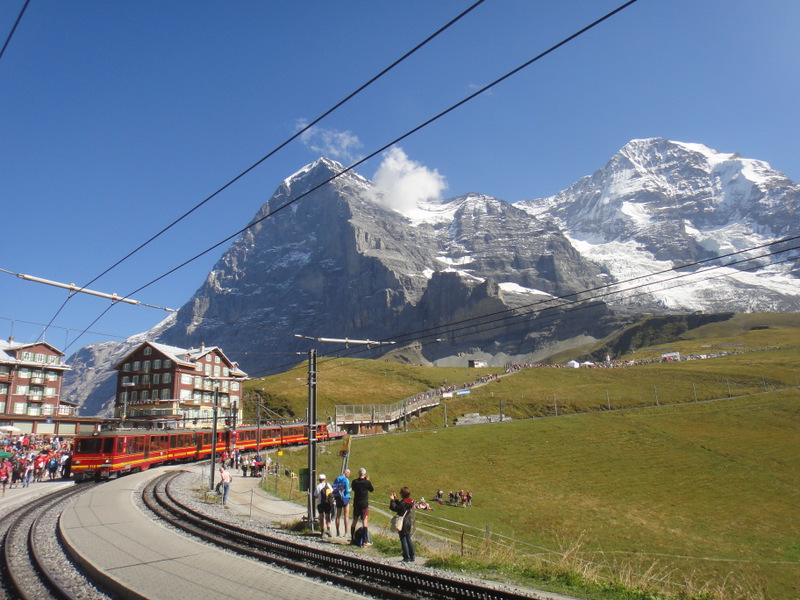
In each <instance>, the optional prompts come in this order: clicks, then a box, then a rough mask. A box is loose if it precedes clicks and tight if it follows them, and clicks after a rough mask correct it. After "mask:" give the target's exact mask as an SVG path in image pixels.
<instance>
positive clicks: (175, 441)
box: [169, 435, 183, 450]
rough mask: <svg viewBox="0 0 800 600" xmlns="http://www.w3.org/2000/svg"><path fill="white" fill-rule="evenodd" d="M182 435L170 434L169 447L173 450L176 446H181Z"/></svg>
mask: <svg viewBox="0 0 800 600" xmlns="http://www.w3.org/2000/svg"><path fill="white" fill-rule="evenodd" d="M181 437H183V436H180V435H171V436H169V447H170V448H172V449H173V450H174V449H175V448H180V446H181Z"/></svg>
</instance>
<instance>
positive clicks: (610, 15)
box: [127, 0, 638, 296]
mask: <svg viewBox="0 0 800 600" xmlns="http://www.w3.org/2000/svg"><path fill="white" fill-rule="evenodd" d="M637 1H638V0H629V1H628V2H626V3H625V4H623V5H622V6H619V7H617V8H616V9H614V10H612V11H611V12H609V13H607V14H606V15H604V16H602V17H600V18H599V19H597V20H596V21H594V22H593V23H591V24H589V25H587V26H586V27H584V28H583V29H581V30H580V31H577V32H576V33H573V34H572V35H570V36H569V37H567V38H565V39H563V40H562V41H560V42H558V43H557V44H555V45H554V46H551V47H550V48H548V49H547V50H545V51H544V52H542V53H540V54H538V55H537V56H535V57H534V58H532V59H530V60H528V61H526V62H525V63H523V64H522V65H520V66H518V67H517V68H515V69H513V70H511V71H509V72H508V73H506V74H505V75H503V76H502V77H499V78H498V79H495V80H494V81H493V82H492V83H489V84H487V85H485V86H484V87H482V88H480V89H479V90H478V91H476V92H474V93H472V94H470V95H469V96H467V97H466V98H464V99H462V100H460V101H459V102H457V103H456V104H453V105H452V106H450V107H449V108H447V109H445V110H443V111H442V112H440V113H438V114H437V115H435V116H433V117H431V118H430V119H428V120H427V121H425V122H424V123H422V124H420V125H417V126H416V127H414V128H413V129H411V130H410V131H407V132H406V133H404V134H403V135H401V136H400V137H398V138H395V139H394V140H392V141H391V142H389V143H388V144H385V145H383V146H382V147H380V148H378V149H377V150H375V151H374V152H371V153H370V154H369V155H367V156H365V157H364V158H362V159H360V160H358V161H356V162H354V163H353V164H351V165H350V166H349V167H346V168H344V169H343V170H341V171H339V172H338V173H336V174H335V175H333V176H331V177H329V178H328V179H326V180H325V181H323V182H321V183H319V184H318V185H316V186H314V187H312V188H311V189H309V190H307V191H305V192H303V193H302V194H299V195H298V196H297V197H295V198H293V199H291V200H289V201H287V202H285V203H284V204H282V205H280V206H279V207H277V208H276V209H275V210H273V211H271V212H270V213H269V214H267V215H264V216H263V217H261V218H260V219H257V220H255V221H252V222H251V223H250V224H249V225H247V226H246V227H243V228H242V229H239V230H238V231H236V232H234V233H232V234H231V235H229V236H228V237H226V238H225V239H223V240H220V241H219V242H217V243H216V244H214V245H213V246H210V247H209V248H206V249H205V250H203V251H202V252H200V253H198V254H196V255H194V256H193V257H191V258H189V259H187V260H185V261H184V262H182V263H181V264H179V265H178V266H176V267H173V268H172V269H170V270H169V271H167V272H166V273H163V274H161V275H159V276H158V277H156V278H155V279H153V280H151V281H149V282H148V283H145V284H144V285H142V286H140V287H138V288H136V290H134V291H133V292H131V293H129V294H127V296H132V295H133V294H136V293H138V292H140V291H141V290H143V289H145V288H147V287H149V286H151V285H153V284H155V283H156V282H158V281H160V280H161V279H164V278H165V277H167V276H169V275H171V274H172V273H174V272H176V271H178V270H179V269H182V268H183V267H185V266H186V265H188V264H190V263H192V262H194V261H195V260H197V259H199V258H200V257H202V256H204V255H206V254H208V253H209V252H211V251H213V250H216V249H217V248H219V247H220V246H222V245H223V244H225V243H227V242H229V241H231V240H232V239H234V238H236V237H237V236H239V235H241V234H243V233H245V232H246V231H248V230H250V229H252V228H253V227H255V226H256V225H258V224H259V223H261V222H263V221H264V220H266V219H268V218H269V217H271V216H273V215H275V214H276V213H278V212H280V211H282V210H284V209H286V208H288V207H289V206H291V205H293V204H294V203H295V202H298V201H299V200H301V199H302V198H305V197H306V196H308V195H309V194H311V193H313V192H315V191H317V190H318V189H320V188H322V187H323V186H325V185H327V184H328V183H330V182H332V181H334V180H335V179H338V178H339V177H341V176H342V175H344V174H346V173H349V172H350V171H352V170H353V169H355V168H356V167H357V166H359V165H361V164H363V163H365V162H366V161H368V160H369V159H371V158H374V157H375V156H377V155H378V154H380V153H381V152H384V151H385V150H387V149H389V148H391V147H392V146H394V145H395V144H397V143H398V142H401V141H403V140H404V139H406V138H407V137H409V136H411V135H413V134H414V133H416V132H418V131H420V130H421V129H423V128H425V127H427V126H428V125H431V124H432V123H434V122H435V121H437V120H439V119H441V118H442V117H444V116H445V115H447V114H449V113H451V112H452V111H454V110H455V109H457V108H459V107H460V106H463V105H464V104H466V103H467V102H469V101H470V100H473V99H474V98H476V97H477V96H479V95H481V94H483V93H485V92H487V91H488V90H490V89H491V88H493V87H494V86H496V85H498V84H500V83H502V82H503V81H505V80H506V79H508V78H509V77H511V76H513V75H515V74H517V73H519V72H520V71H522V70H523V69H525V68H527V67H529V66H530V65H532V64H534V63H535V62H537V61H538V60H540V59H542V58H544V57H545V56H547V55H548V54H550V53H552V52H553V51H555V50H556V49H558V48H560V47H562V46H563V45H564V44H566V43H568V42H570V41H572V40H574V39H575V38H577V37H578V36H580V35H582V34H584V33H586V32H587V31H589V30H590V29H592V28H594V27H596V26H597V25H599V24H600V23H602V22H604V21H606V20H607V19H610V18H611V17H612V16H614V15H616V14H617V13H619V12H620V11H622V10H623V9H625V8H627V7H628V6H630V5H632V4H634V3H635V2H637Z"/></svg>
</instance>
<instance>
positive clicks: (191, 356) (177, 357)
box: [114, 342, 247, 377]
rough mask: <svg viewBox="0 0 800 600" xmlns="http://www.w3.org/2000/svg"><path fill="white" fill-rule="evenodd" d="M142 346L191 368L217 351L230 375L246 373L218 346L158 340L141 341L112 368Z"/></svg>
mask: <svg viewBox="0 0 800 600" xmlns="http://www.w3.org/2000/svg"><path fill="white" fill-rule="evenodd" d="M143 346H150V347H152V348H153V349H154V350H156V351H158V352H160V353H161V354H163V355H164V356H165V357H166V358H168V359H170V360H171V361H172V362H174V363H175V364H176V365H183V366H185V367H192V368H194V365H195V363H196V362H197V361H198V360H200V359H201V358H203V357H204V356H206V355H207V354H211V353H212V352H214V351H217V352H219V354H220V355H221V356H222V358H223V359H224V360H225V362H226V363H227V365H228V367H229V369H230V374H231V376H232V377H247V373H245V372H244V371H242V370H241V369H240V368H239V366H238V365H237V364H236V363H234V362H233V361H231V360H230V359H229V358H228V357H227V356H225V353H224V352H223V351H222V348H220V347H219V346H200V348H180V347H179V346H169V345H167V344H161V343H159V342H142V343H141V344H139V345H138V346H136V348H134V349H133V350H131V351H130V352H128V354H126V355H125V357H124V358H123V359H122V360H121V361H119V362H118V363H117V364H116V365H115V366H114V368H115V369H119V368H120V367H121V366H122V365H123V364H124V363H125V362H127V361H128V357H129V356H130V355H131V354H133V353H134V352H136V351H137V350H139V349H140V348H142V347H143Z"/></svg>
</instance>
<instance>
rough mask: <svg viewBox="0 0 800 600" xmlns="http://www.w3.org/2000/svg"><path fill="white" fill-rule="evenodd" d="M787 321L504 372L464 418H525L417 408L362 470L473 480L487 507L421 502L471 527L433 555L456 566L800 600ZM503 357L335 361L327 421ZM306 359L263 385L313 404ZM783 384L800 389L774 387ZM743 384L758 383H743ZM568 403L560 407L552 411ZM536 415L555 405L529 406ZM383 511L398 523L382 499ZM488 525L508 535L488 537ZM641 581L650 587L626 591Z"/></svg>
mask: <svg viewBox="0 0 800 600" xmlns="http://www.w3.org/2000/svg"><path fill="white" fill-rule="evenodd" d="M774 317H775V318H774V319H772V320H766V321H765V318H764V317H763V316H761V317H759V318H758V319H756V316H753V315H747V316H741V317H737V318H735V319H732V320H730V321H729V322H726V323H716V324H713V325H709V326H706V327H704V328H700V329H698V330H693V331H690V332H686V333H684V334H683V335H682V336H681V339H678V340H675V341H674V342H672V343H670V346H671V349H670V351H680V352H681V353H682V354H710V353H714V352H723V351H732V350H738V351H740V352H741V353H740V354H734V355H729V356H724V357H720V358H712V359H707V360H698V361H690V362H681V363H671V364H646V365H641V366H636V367H629V368H620V369H577V370H574V369H555V368H534V369H527V370H524V371H522V372H520V373H517V374H514V375H511V376H508V377H504V378H503V379H502V380H501V382H499V383H490V384H488V385H486V386H483V387H481V388H476V389H473V390H472V393H471V394H470V395H468V396H458V397H456V398H452V399H448V400H447V401H446V405H447V416H448V419H447V420H448V422H450V423H452V419H453V418H454V417H458V416H460V415H461V414H464V413H471V412H479V413H481V414H496V413H497V412H499V411H500V406H501V403H502V410H503V413H504V414H506V415H511V416H513V417H514V418H515V419H516V420H515V421H513V422H510V423H502V424H490V425H477V426H471V427H457V428H455V427H448V428H443V425H444V409H443V408H442V407H439V408H436V409H433V410H432V411H430V412H428V413H426V414H425V415H424V416H423V417H422V418H421V419H416V420H414V421H413V422H412V424H411V429H412V431H411V432H409V433H405V434H398V435H385V436H377V437H372V438H363V439H362V438H359V439H356V440H355V441H354V442H353V447H352V456H351V460H350V465H351V468H353V469H354V470H355V469H357V468H358V467H360V466H365V467H367V468H368V469H369V471H370V474H371V476H372V480H373V482H374V483H375V485H376V489H377V490H378V491H377V493H376V494H375V495H374V496H375V498H374V500H375V502H374V505H375V506H376V507H377V508H380V507H381V503H386V501H387V498H388V494H389V492H390V491H391V490H395V489H397V488H398V487H399V486H401V485H408V486H409V487H410V488H411V490H412V493H413V495H414V497H415V498H416V497H419V496H425V497H426V498H430V497H431V496H432V495H433V494H434V492H435V491H436V490H437V489H443V490H444V491H445V493H447V492H448V491H450V490H459V489H469V490H470V491H471V492H472V493H473V495H474V503H473V506H472V507H469V508H467V509H461V508H451V507H446V506H443V507H440V506H436V507H435V508H436V510H435V511H434V512H432V513H422V514H420V515H419V521H420V529H421V531H420V534H419V535H418V536H417V538H418V540H419V541H420V542H423V540H425V537H424V536H423V531H429V532H432V533H436V534H438V535H443V536H445V537H449V538H450V539H453V540H456V541H458V540H459V538H460V535H461V532H462V531H463V532H464V533H465V536H466V537H465V540H466V542H467V549H466V551H465V555H464V556H463V557H462V556H460V552H459V551H458V546H457V545H456V549H457V550H456V552H455V553H454V554H452V555H450V556H449V557H442V556H439V555H437V556H432V557H431V560H433V561H435V562H437V563H441V564H444V563H446V564H449V565H450V566H453V567H454V568H468V569H470V570H475V571H477V572H480V573H483V574H484V576H487V577H493V576H497V577H520V578H522V579H523V580H524V581H525V583H527V584H529V585H532V586H536V587H545V588H549V589H554V590H555V591H563V592H565V593H569V594H573V595H577V596H581V597H587V598H588V597H592V598H625V597H650V596H646V594H649V593H651V591H652V590H661V591H663V592H664V593H670V594H672V595H673V596H676V597H698V598H699V597H707V598H712V597H713V598H721V599H722V598H724V599H728V598H743V599H761V598H787V599H788V598H797V597H798V596H799V595H800V589H799V588H798V582H800V509H798V507H799V506H800V435H799V434H800V414H799V413H800V403H799V402H798V400H800V391H798V389H797V387H796V386H797V381H798V372H800V353H799V352H798V350H797V346H796V345H797V339H798V330H797V328H796V326H795V325H796V323H795V322H796V321H797V320H798V319H797V318H796V317H795V318H793V319H788V321H789V322H788V323H787V322H781V320H780V318H779V317H781V316H780V315H778V316H774ZM765 327H766V329H764V328H765ZM734 344H735V345H734ZM660 348H661V346H659V348H653V349H646V348H645V349H638V350H636V352H635V353H633V354H632V355H630V356H626V357H623V358H632V359H637V360H647V357H648V356H651V357H652V356H660V353H661V352H663V350H661V349H660ZM495 371H497V369H483V370H476V369H466V368H465V369H452V368H447V369H444V368H441V369H436V368H425V367H409V366H402V365H394V364H392V363H383V362H379V361H352V360H349V359H336V360H330V361H324V363H323V362H320V364H319V375H318V378H317V380H318V386H319V387H318V396H319V398H320V400H321V402H320V410H319V416H320V420H322V418H323V415H324V414H325V411H331V414H332V410H333V405H335V404H362V403H363V404H369V403H376V404H377V403H387V404H388V403H391V402H395V401H397V400H399V399H401V398H403V397H405V396H408V395H410V394H411V393H415V392H418V391H421V390H423V389H426V388H427V387H435V386H438V385H439V384H440V383H441V381H442V380H443V379H448V382H450V383H457V384H460V383H463V382H467V381H472V380H474V379H475V378H476V377H477V376H478V375H479V374H481V373H491V372H495ZM304 373H305V372H304V370H303V367H302V366H301V367H300V368H299V369H298V370H296V371H294V372H291V373H288V374H284V375H283V376H281V377H282V378H283V379H275V378H270V380H269V381H268V382H267V383H266V384H265V383H264V382H263V381H262V382H257V383H256V387H265V388H269V392H267V391H266V390H265V393H268V394H270V398H272V399H274V398H280V399H281V400H282V401H284V402H285V403H286V404H287V405H290V404H293V403H294V404H296V408H295V409H294V410H295V411H297V412H296V414H303V413H302V409H304V407H305V405H306V403H307V389H306V387H305V386H303V385H302V382H298V381H296V380H295V377H303V376H304ZM792 386H795V387H792ZM289 388H293V389H292V390H291V391H287V390H289ZM781 388H790V389H788V390H784V391H775V390H778V389H781ZM765 392H766V393H765ZM743 394H756V395H753V396H741V397H736V396H739V395H743ZM729 395H730V396H734V397H733V398H728V396H729ZM695 398H697V399H699V400H705V399H719V398H724V399H723V400H719V401H715V402H694V400H695ZM656 404H658V405H656ZM556 405H557V406H558V410H559V415H560V416H559V417H558V418H552V417H554V415H555V408H556ZM609 405H610V407H611V408H612V409H621V410H613V411H609V410H608V408H609ZM625 407H638V409H637V410H628V409H625ZM532 416H546V417H548V418H536V419H530V418H528V419H525V420H521V419H524V418H525V417H532ZM414 429H416V430H414ZM328 446H329V448H330V451H331V452H330V453H325V454H321V455H320V456H319V459H318V469H319V470H320V471H324V472H327V473H329V474H335V473H338V471H339V468H340V466H341V459H340V458H339V457H338V456H336V452H337V451H338V449H339V448H338V443H330V444H328ZM305 456H306V455H305V452H302V451H301V452H286V453H284V456H282V457H281V458H280V460H281V463H282V464H283V465H285V466H288V467H289V468H293V469H294V470H299V469H300V468H301V467H303V466H305ZM283 479H284V480H285V479H286V478H283ZM287 487H288V486H287ZM374 519H375V521H376V522H377V523H380V522H381V521H384V520H385V521H388V519H384V518H383V517H381V516H379V515H378V514H377V513H376V514H375V516H374ZM448 530H449V531H448ZM487 530H488V531H490V532H491V536H490V537H491V541H492V543H491V544H485V543H483V538H484V534H485V532H486V531H487ZM386 543H387V544H391V543H393V542H388V541H387V542H386ZM376 546H377V544H376ZM431 547H433V546H431ZM509 547H510V548H511V549H507V548H509ZM389 548H392V546H391V545H389ZM423 552H425V551H424V550H423ZM432 553H433V551H432V550H431V551H428V554H429V555H431V554H432ZM585 582H589V585H588V586H585V587H582V585H583V583H585ZM617 584H624V585H617ZM637 588H639V589H641V590H647V591H646V592H641V593H640V594H639V595H636V594H634V595H626V594H627V592H626V590H631V589H637ZM681 594H682V596H681ZM704 594H705V596H704ZM652 597H654V596H652Z"/></svg>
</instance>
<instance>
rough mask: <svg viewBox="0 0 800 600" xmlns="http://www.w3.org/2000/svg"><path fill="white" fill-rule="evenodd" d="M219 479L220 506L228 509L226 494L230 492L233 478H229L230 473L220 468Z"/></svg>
mask: <svg viewBox="0 0 800 600" xmlns="http://www.w3.org/2000/svg"><path fill="white" fill-rule="evenodd" d="M219 479H220V482H221V483H222V506H224V507H225V508H228V493H229V492H230V491H231V481H232V480H233V476H231V474H230V472H229V471H228V470H227V469H226V468H225V467H222V466H220V468H219Z"/></svg>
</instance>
